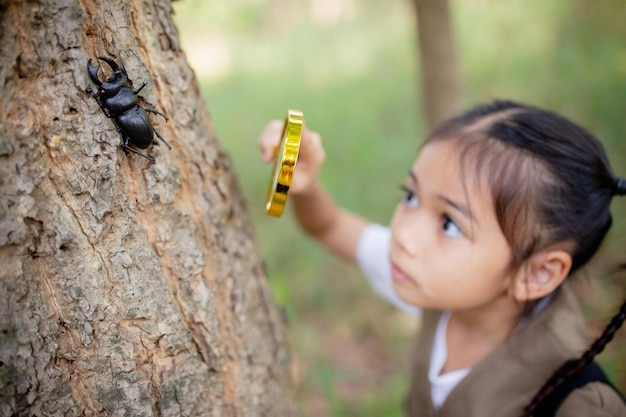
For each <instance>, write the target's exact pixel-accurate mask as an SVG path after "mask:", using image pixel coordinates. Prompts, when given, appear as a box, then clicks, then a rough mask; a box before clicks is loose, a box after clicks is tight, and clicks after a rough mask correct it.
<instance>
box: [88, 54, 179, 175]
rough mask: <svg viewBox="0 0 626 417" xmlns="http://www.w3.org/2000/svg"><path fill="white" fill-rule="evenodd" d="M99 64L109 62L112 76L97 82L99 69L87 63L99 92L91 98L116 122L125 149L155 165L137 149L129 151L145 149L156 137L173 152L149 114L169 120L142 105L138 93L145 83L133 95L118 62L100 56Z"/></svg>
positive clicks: (90, 75)
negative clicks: (132, 146)
mask: <svg viewBox="0 0 626 417" xmlns="http://www.w3.org/2000/svg"><path fill="white" fill-rule="evenodd" d="M98 59H99V60H101V61H104V62H106V63H107V64H108V65H109V66H110V67H111V70H113V76H111V78H109V79H108V80H106V81H104V82H102V81H100V79H99V78H98V70H99V69H100V67H99V66H96V65H92V64H91V59H90V60H89V62H87V72H88V73H89V78H91V80H92V81H93V82H94V83H95V84H96V85H97V86H98V91H97V92H96V93H94V94H93V95H92V96H93V98H95V99H96V101H97V102H98V104H99V105H100V108H101V109H102V111H103V112H104V114H105V115H106V117H108V118H112V119H114V120H115V124H117V131H118V132H120V133H121V134H122V136H123V141H122V143H123V146H124V149H126V150H129V151H131V152H134V153H136V154H137V155H140V156H143V157H144V158H146V159H147V160H149V161H150V162H152V163H154V158H151V157H149V156H148V155H145V154H143V153H141V152H139V151H138V150H136V149H133V148H131V147H130V145H134V146H136V147H138V148H140V149H146V148H148V147H149V146H150V145H152V142H153V140H154V135H153V133H154V134H156V135H157V137H158V138H159V139H160V140H161V141H162V142H163V143H164V144H165V145H167V147H168V149H172V147H171V146H170V144H169V143H167V142H166V141H165V139H163V137H162V136H161V135H160V134H159V132H157V131H156V130H155V129H154V128H153V127H152V123H150V119H149V118H148V113H146V112H150V113H155V114H159V115H161V116H163V117H164V118H165V120H168V118H167V116H166V115H164V114H163V113H161V112H160V111H157V110H154V109H147V108H144V107H141V106H140V105H139V96H138V94H139V92H140V91H141V90H142V89H143V88H144V87H145V86H146V83H143V84H142V85H141V87H139V88H138V89H137V90H135V91H133V90H132V89H131V88H130V87H129V79H128V74H127V73H126V70H124V68H120V67H119V66H118V65H117V63H116V62H115V61H113V60H112V59H110V58H107V57H104V56H99V57H98Z"/></svg>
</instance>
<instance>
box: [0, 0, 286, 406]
mask: <svg viewBox="0 0 626 417" xmlns="http://www.w3.org/2000/svg"><path fill="white" fill-rule="evenodd" d="M171 15H172V7H171V4H170V2H169V1H167V0H114V1H104V0H29V1H18V0H0V21H1V22H0V23H1V28H0V63H1V66H0V92H1V94H0V191H1V197H2V198H1V200H0V265H1V268H0V296H1V297H0V415H2V416H7V415H17V416H31V415H42V416H43V415H46V416H79V415H98V416H101V415H103V416H107V415H116V416H122V415H129V416H152V415H158V416H192V415H194V416H252V415H254V416H265V415H266V416H283V415H290V414H291V408H292V404H291V400H290V398H291V392H290V380H289V362H290V361H289V355H288V350H287V348H286V341H285V334H284V325H283V323H282V316H281V314H280V312H279V310H278V309H277V308H276V306H275V305H274V303H273V301H272V299H271V295H270V291H269V289H268V285H267V282H266V279H265V271H264V267H263V263H262V260H261V256H260V252H259V250H258V248H257V245H256V242H255V238H254V235H253V230H252V227H251V222H250V219H249V217H248V215H247V212H246V207H245V203H244V201H243V198H242V194H241V191H240V189H239V188H238V185H237V183H236V179H235V176H234V173H233V171H232V166H231V163H230V161H229V158H228V156H227V155H226V154H225V152H224V150H223V149H222V147H221V146H220V144H219V143H218V141H217V139H216V136H215V133H214V132H213V130H212V127H211V123H210V120H209V116H208V114H207V111H206V109H205V105H204V103H203V99H202V97H201V93H200V89H199V87H198V83H197V81H196V79H195V77H194V74H193V72H192V70H191V69H190V68H189V66H188V65H187V63H186V60H185V56H184V53H183V52H182V51H181V50H180V44H179V38H178V33H177V30H176V28H175V27H174V24H173V22H172V18H171ZM210 18H211V17H210V16H207V19H210ZM100 55H103V56H107V57H110V58H112V59H114V60H116V61H117V62H118V63H119V64H122V65H123V66H124V67H125V69H126V71H127V73H128V76H129V77H130V79H132V80H133V81H134V88H138V87H139V86H140V85H141V83H142V82H144V81H145V82H147V83H148V84H147V86H146V87H145V88H144V89H143V90H142V91H141V93H140V95H141V96H142V97H143V98H144V99H142V100H140V104H141V105H142V106H144V107H147V108H157V109H158V110H160V111H162V112H164V113H165V114H167V115H168V116H169V122H167V123H166V122H165V121H164V120H163V119H162V118H160V117H159V116H158V115H154V114H150V115H149V116H150V118H151V120H152V123H153V125H154V127H155V128H156V129H157V130H158V131H159V132H160V133H161V135H162V136H163V137H164V138H165V139H166V140H167V141H168V142H169V143H170V144H171V145H172V150H171V151H168V149H167V147H165V146H163V145H161V146H152V147H151V148H150V149H146V150H145V152H146V153H148V154H150V155H151V156H153V157H155V158H156V163H154V164H152V163H150V162H149V161H148V160H147V159H144V158H142V157H141V156H138V155H136V154H133V153H128V154H127V153H125V152H124V150H123V149H122V147H121V136H120V134H119V133H118V132H117V131H116V125H115V124H114V121H113V119H109V118H107V117H106V116H105V114H104V113H103V111H102V110H101V109H100V107H99V106H98V103H97V102H96V100H95V99H94V98H92V96H91V93H90V92H89V91H88V90H89V88H90V87H91V89H94V90H95V86H94V85H93V83H92V82H91V80H90V79H89V77H88V74H87V61H88V59H89V58H92V59H95V58H96V57H97V56H100ZM106 68H107V67H106V65H103V68H102V71H103V72H104V70H105V69H106ZM108 75H111V73H110V71H109V73H108ZM104 78H105V74H103V75H101V79H104Z"/></svg>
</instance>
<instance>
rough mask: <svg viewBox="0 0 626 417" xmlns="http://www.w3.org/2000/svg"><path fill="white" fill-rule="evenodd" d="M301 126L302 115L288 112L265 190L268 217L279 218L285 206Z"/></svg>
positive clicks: (297, 111) (296, 157)
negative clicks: (268, 183) (267, 186)
mask: <svg viewBox="0 0 626 417" xmlns="http://www.w3.org/2000/svg"><path fill="white" fill-rule="evenodd" d="M303 126H304V114H303V113H302V112H301V111H299V110H288V111H287V117H286V118H285V123H284V125H283V132H282V134H281V140H280V143H279V145H278V147H277V148H276V151H275V154H274V166H273V168H272V176H271V177H270V185H269V188H268V190H267V201H266V203H265V212H266V214H267V215H269V216H273V217H280V216H281V215H282V214H283V210H284V209H285V205H286V204H287V198H288V196H289V189H290V188H291V182H292V180H293V174H294V172H295V170H296V163H297V162H298V152H299V151H300V140H301V139H302V128H303Z"/></svg>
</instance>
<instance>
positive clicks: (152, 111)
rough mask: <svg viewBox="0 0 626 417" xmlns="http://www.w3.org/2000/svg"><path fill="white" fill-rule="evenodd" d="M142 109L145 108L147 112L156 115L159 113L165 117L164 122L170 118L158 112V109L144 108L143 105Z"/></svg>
mask: <svg viewBox="0 0 626 417" xmlns="http://www.w3.org/2000/svg"><path fill="white" fill-rule="evenodd" d="M144 110H145V111H147V112H149V113H154V114H158V115H160V116H163V118H164V119H165V121H166V122H167V121H168V120H170V119H169V117H167V116H166V115H164V114H163V113H161V112H160V111H158V110H154V109H146V108H145V107H144Z"/></svg>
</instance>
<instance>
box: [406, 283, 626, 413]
mask: <svg viewBox="0 0 626 417" xmlns="http://www.w3.org/2000/svg"><path fill="white" fill-rule="evenodd" d="M440 315H441V312H439V311H424V316H423V325H422V330H421V332H420V335H419V337H418V339H417V345H416V348H415V353H414V363H413V370H412V372H413V374H412V380H411V388H410V391H409V397H408V399H407V401H406V411H407V415H408V416H409V417H518V416H520V415H521V414H522V410H523V409H524V407H525V406H526V405H527V404H528V403H529V402H530V400H531V399H532V397H533V396H534V394H535V393H536V392H537V390H538V389H539V388H540V387H541V386H542V385H543V383H544V382H545V381H546V379H547V378H549V377H550V376H551V375H552V373H553V372H554V371H555V370H556V369H557V368H558V367H559V366H560V365H561V364H562V363H563V362H564V361H565V360H567V359H571V358H575V357H578V356H579V355H580V354H581V353H582V352H583V351H584V350H585V349H587V347H588V340H587V336H586V335H587V331H586V325H585V322H584V319H583V316H582V313H581V310H580V305H579V303H578V300H577V299H576V296H575V294H574V293H573V291H572V289H571V288H569V285H567V284H564V285H562V286H561V289H560V290H559V291H558V292H557V293H556V294H555V296H554V298H553V300H552V301H551V302H550V304H549V305H548V306H547V307H546V308H545V309H544V310H542V311H541V312H540V313H539V314H538V315H537V316H536V317H534V318H533V319H531V320H530V321H529V322H528V323H527V324H526V325H525V326H524V327H522V328H520V329H519V330H517V331H516V332H515V333H513V334H512V335H511V337H509V338H508V339H507V340H506V341H505V342H503V343H502V344H501V345H499V346H498V347H497V348H496V349H494V350H493V351H492V352H491V353H489V354H488V355H487V356H486V357H485V358H484V359H482V360H481V361H480V362H479V363H477V364H476V365H475V366H474V367H473V368H472V370H471V371H470V373H469V374H468V375H467V376H466V377H465V378H464V379H463V380H461V382H460V383H459V384H458V385H457V386H456V387H455V388H454V389H453V390H452V392H450V395H449V396H448V398H447V399H446V400H445V402H444V403H443V405H442V406H441V409H440V410H439V411H435V409H434V407H433V404H432V401H431V396H430V382H429V381H428V370H429V366H430V353H431V349H432V346H433V339H434V335H435V329H436V328H437V323H438V321H439V317H440ZM588 386H593V387H591V389H592V390H593V391H594V392H596V391H598V390H599V393H600V394H598V395H595V394H590V395H589V396H590V398H591V399H590V400H589V401H587V400H585V401H582V404H583V405H582V406H581V401H576V399H574V401H570V397H574V396H578V397H580V398H582V397H581V396H579V395H578V394H579V392H578V391H582V390H583V389H580V390H577V391H576V392H575V393H573V394H572V395H570V397H568V399H567V400H566V401H565V403H564V404H563V406H562V407H561V409H560V410H559V413H558V414H557V415H558V416H562V415H568V416H569V415H576V416H585V417H588V416H592V415H603V416H604V415H606V416H609V415H611V416H612V415H615V416H618V415H619V416H623V415H626V408H625V407H623V403H621V400H620V399H619V397H617V395H616V394H615V392H614V391H613V390H612V389H611V388H610V387H608V386H606V385H604V384H601V383H591V384H588ZM584 389H585V390H587V391H589V389H587V386H586V387H585V388H584ZM598 396H599V397H601V398H598ZM580 398H579V399H580ZM607 398H608V400H607ZM613 400H614V401H613ZM596 401H598V403H595V402H596ZM602 401H604V402H607V401H608V402H609V403H610V404H608V405H609V406H611V407H613V408H611V410H623V414H620V412H619V411H618V414H594V413H593V412H592V411H594V410H595V411H597V410H598V409H599V408H602V404H601V402H602ZM568 403H576V407H578V409H576V410H575V414H571V413H568V414H565V413H564V412H562V409H568V408H570V409H571V408H572V407H566V406H567V405H568ZM594 403H595V404H594ZM585 404H587V406H586V407H585ZM605 405H606V404H605ZM581 407H582V408H581Z"/></svg>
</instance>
